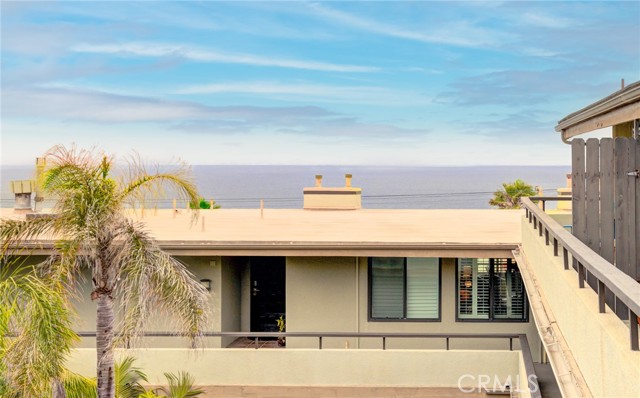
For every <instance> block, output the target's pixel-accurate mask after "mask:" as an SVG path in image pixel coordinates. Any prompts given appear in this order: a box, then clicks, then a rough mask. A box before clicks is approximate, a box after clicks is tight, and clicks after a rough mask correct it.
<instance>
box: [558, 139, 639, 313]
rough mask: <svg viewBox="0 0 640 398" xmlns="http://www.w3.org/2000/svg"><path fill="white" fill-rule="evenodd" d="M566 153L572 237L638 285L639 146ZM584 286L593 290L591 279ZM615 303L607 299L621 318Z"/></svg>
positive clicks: (576, 142)
mask: <svg viewBox="0 0 640 398" xmlns="http://www.w3.org/2000/svg"><path fill="white" fill-rule="evenodd" d="M571 153H572V162H571V164H572V196H573V233H574V235H575V236H576V237H577V238H578V239H580V240H581V241H582V242H583V243H585V244H586V245H587V246H588V247H589V248H591V249H592V250H593V251H595V252H596V253H598V254H600V256H602V257H603V258H604V259H605V260H607V261H609V262H610V263H612V264H615V266H616V267H617V268H618V269H620V270H621V271H623V272H624V273H626V274H627V275H629V276H631V277H632V278H633V279H634V280H636V281H640V262H639V261H638V256H637V252H638V249H640V224H639V223H638V218H639V216H640V206H639V200H638V196H637V194H636V193H640V186H639V185H640V179H639V178H638V169H639V168H640V144H639V143H638V142H637V141H636V140H634V139H632V138H616V139H615V140H614V139H612V138H602V139H600V140H598V139H597V138H590V139H588V140H587V141H586V142H585V141H584V140H583V139H573V140H572V141H571ZM574 267H576V264H574ZM587 281H588V283H589V285H591V287H593V288H594V289H597V281H596V279H595V278H594V277H593V276H592V275H589V276H588V278H587ZM615 301H616V300H615V298H614V297H613V296H612V295H608V296H607V302H608V303H609V305H610V306H611V307H612V308H616V313H618V315H620V316H626V314H627V308H626V306H625V305H624V304H622V303H620V302H619V301H618V302H617V303H615Z"/></svg>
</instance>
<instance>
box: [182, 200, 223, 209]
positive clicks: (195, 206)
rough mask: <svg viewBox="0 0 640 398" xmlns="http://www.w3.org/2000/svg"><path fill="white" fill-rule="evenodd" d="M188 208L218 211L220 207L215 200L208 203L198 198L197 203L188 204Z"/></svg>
mask: <svg viewBox="0 0 640 398" xmlns="http://www.w3.org/2000/svg"><path fill="white" fill-rule="evenodd" d="M211 205H213V207H211ZM189 208H190V209H204V210H209V209H219V208H220V205H219V204H217V203H216V201H215V200H211V201H208V200H206V199H205V198H200V199H199V200H198V201H194V202H190V203H189Z"/></svg>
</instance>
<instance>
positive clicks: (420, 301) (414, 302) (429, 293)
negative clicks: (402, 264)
mask: <svg viewBox="0 0 640 398" xmlns="http://www.w3.org/2000/svg"><path fill="white" fill-rule="evenodd" d="M439 279H440V265H439V260H438V258H408V259H407V318H421V319H437V318H438V316H439V305H438V300H439V297H440V293H439V288H440V282H439Z"/></svg>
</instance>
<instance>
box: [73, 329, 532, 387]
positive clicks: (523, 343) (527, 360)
mask: <svg viewBox="0 0 640 398" xmlns="http://www.w3.org/2000/svg"><path fill="white" fill-rule="evenodd" d="M77 334H78V336H80V337H96V332H78V333H77ZM142 336H144V337H188V335H187V334H185V333H176V332H168V331H160V332H143V333H142ZM202 336H203V337H245V338H249V339H253V340H254V342H255V348H256V350H257V349H258V348H259V347H260V344H259V342H260V338H262V339H266V338H272V339H273V338H278V337H280V338H282V337H285V338H286V337H309V338H317V339H318V349H319V350H322V342H323V338H330V337H342V338H378V339H382V349H383V350H386V348H387V339H391V338H393V339H443V340H444V343H445V345H444V347H445V349H446V350H447V351H449V350H450V349H451V347H450V341H451V340H453V339H504V340H508V341H509V351H513V341H514V340H518V342H519V346H520V351H521V352H522V359H523V362H524V366H525V371H526V373H527V380H528V383H529V385H528V387H529V391H530V393H531V397H532V398H542V395H541V394H540V386H539V385H538V378H537V376H536V373H535V369H534V367H533V357H532V356H531V349H530V348H529V341H528V339H527V335H526V334H489V333H371V332H282V333H278V332H205V333H203V334H202ZM425 350H428V349H425Z"/></svg>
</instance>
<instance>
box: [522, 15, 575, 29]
mask: <svg viewBox="0 0 640 398" xmlns="http://www.w3.org/2000/svg"><path fill="white" fill-rule="evenodd" d="M519 19H520V21H522V22H523V23H525V24H527V25H531V26H537V27H540V28H553V29H560V28H568V27H571V26H572V25H573V24H574V21H573V20H571V19H569V18H564V17H559V16H551V15H545V14H542V13H534V12H525V13H524V14H521V16H520V17H519Z"/></svg>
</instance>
